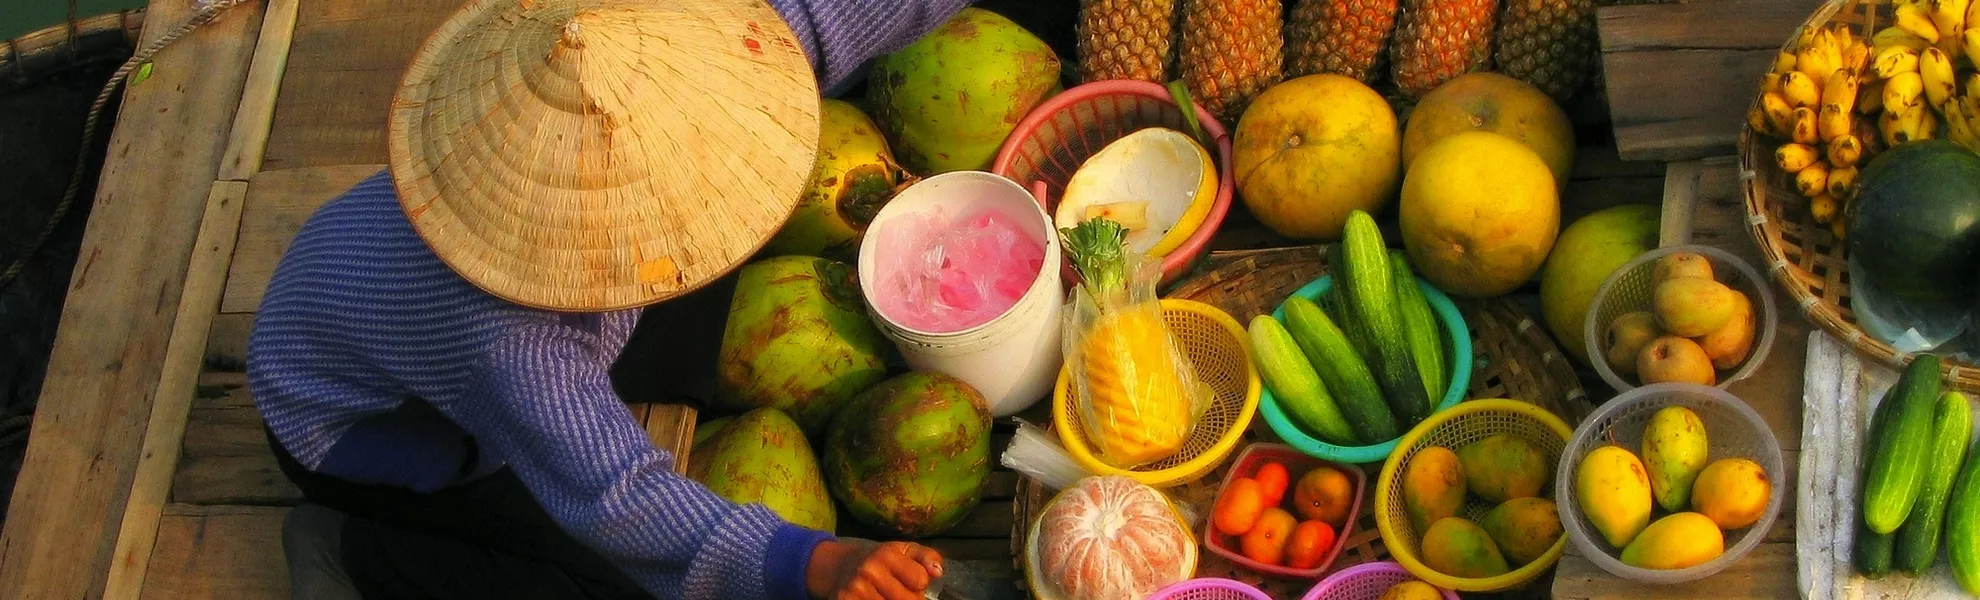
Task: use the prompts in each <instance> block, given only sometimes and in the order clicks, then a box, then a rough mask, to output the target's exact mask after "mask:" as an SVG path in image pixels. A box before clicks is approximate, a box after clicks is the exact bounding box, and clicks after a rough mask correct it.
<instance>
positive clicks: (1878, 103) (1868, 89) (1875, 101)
mask: <svg viewBox="0 0 1980 600" xmlns="http://www.w3.org/2000/svg"><path fill="white" fill-rule="evenodd" d="M1782 100H1783V101H1785V100H1786V99H1785V98H1783V99H1782ZM1880 110H1884V80H1882V79H1878V80H1875V81H1865V82H1863V85H1859V86H1856V113H1857V114H1860V115H1864V116H1869V115H1874V114H1877V111H1880Z"/></svg>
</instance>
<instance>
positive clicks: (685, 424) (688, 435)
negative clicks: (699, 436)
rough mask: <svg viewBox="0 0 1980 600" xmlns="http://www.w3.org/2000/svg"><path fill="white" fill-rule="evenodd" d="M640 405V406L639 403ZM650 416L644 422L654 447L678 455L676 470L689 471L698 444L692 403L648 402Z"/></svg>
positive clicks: (648, 437)
mask: <svg viewBox="0 0 1980 600" xmlns="http://www.w3.org/2000/svg"><path fill="white" fill-rule="evenodd" d="M635 406H640V405H635ZM644 406H645V407H646V409H647V414H646V415H643V416H642V415H634V416H636V417H640V423H641V424H642V425H644V426H645V427H646V439H647V440H650V441H652V442H653V446H654V447H656V448H659V449H661V450H666V451H667V452H669V453H672V454H673V455H674V472H676V473H680V474H683V475H686V474H687V465H688V451H689V450H690V449H692V448H693V447H694V416H695V410H694V407H692V406H685V405H680V404H647V405H644Z"/></svg>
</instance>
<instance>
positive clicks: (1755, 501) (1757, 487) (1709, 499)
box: [1691, 458, 1774, 531]
mask: <svg viewBox="0 0 1980 600" xmlns="http://www.w3.org/2000/svg"><path fill="white" fill-rule="evenodd" d="M1773 493H1774V485H1773V482H1771V481H1769V480H1768V479H1767V469H1765V468H1762V467H1761V466H1760V463H1756V462H1753V461H1750V460H1747V459H1744V458H1721V459H1719V460H1715V461H1712V464H1711V465H1708V466H1706V467H1705V472H1703V473H1699V474H1698V483H1697V486H1696V487H1693V488H1692V491H1691V509H1692V510H1695V511H1698V513H1699V514H1702V515H1705V516H1706V517H1707V518H1710V519H1712V522H1713V523H1716V524H1718V526H1719V528H1720V529H1724V530H1728V531H1730V530H1733V529H1745V528H1747V527H1750V526H1752V525H1753V523H1754V522H1755V521H1759V520H1760V515H1761V514H1762V513H1765V512H1767V501H1768V500H1769V499H1770V498H1771V497H1772V496H1773Z"/></svg>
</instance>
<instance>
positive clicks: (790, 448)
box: [687, 408, 839, 532]
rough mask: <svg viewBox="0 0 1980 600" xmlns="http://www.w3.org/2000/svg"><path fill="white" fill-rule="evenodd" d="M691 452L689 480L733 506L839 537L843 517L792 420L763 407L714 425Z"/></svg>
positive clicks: (774, 410) (688, 471)
mask: <svg viewBox="0 0 1980 600" xmlns="http://www.w3.org/2000/svg"><path fill="white" fill-rule="evenodd" d="M709 425H710V426H711V427H709V429H710V430H712V431H714V433H712V434H709V435H706V436H704V435H701V434H700V433H699V432H697V434H696V435H695V443H694V447H693V449H692V450H690V451H689V452H688V470H687V476H688V478H689V479H693V480H695V481H698V482H701V484H702V485H704V486H708V489H709V491H712V492H715V494H716V495H718V496H721V497H723V498H728V499H729V500H730V501H733V502H736V503H740V504H749V503H761V504H762V505H763V506H764V507H766V508H769V509H770V512H773V513H777V516H779V517H783V518H784V520H786V521H790V522H791V523H794V524H796V525H798V526H801V527H809V528H812V529H816V530H819V531H825V532H833V531H836V529H837V528H838V520H839V516H838V512H837V511H835V510H833V508H832V498H831V496H830V495H829V494H827V492H826V491H825V479H824V477H823V476H822V474H821V473H820V472H819V470H818V457H817V455H815V454H813V453H812V451H811V442H809V441H806V440H805V437H804V431H802V430H800V429H798V425H797V422H796V421H793V420H791V417H790V415H786V414H784V412H783V411H780V410H777V409H774V408H759V409H756V410H753V411H749V412H747V413H744V414H743V415H742V416H738V417H734V418H732V419H721V420H718V421H712V422H710V423H709Z"/></svg>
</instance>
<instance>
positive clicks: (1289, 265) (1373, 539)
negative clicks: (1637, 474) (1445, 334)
mask: <svg viewBox="0 0 1980 600" xmlns="http://www.w3.org/2000/svg"><path fill="white" fill-rule="evenodd" d="M1326 262H1327V261H1326V254H1325V250H1324V249H1323V248H1322V247H1320V246H1299V247H1292V248H1272V249H1266V250H1240V251H1229V252H1213V253H1211V254H1210V256H1209V257H1208V259H1207V260H1206V263H1205V269H1204V270H1203V271H1201V272H1200V273H1199V274H1198V275H1196V276H1195V277H1193V278H1191V279H1188V280H1185V281H1183V282H1180V283H1178V284H1177V285H1176V286H1175V288H1174V289H1173V290H1171V291H1170V292H1169V294H1168V295H1167V297H1170V298H1188V299H1191V300H1196V301H1198V302H1203V303H1206V304H1210V305H1213V306H1216V307H1217V308H1220V309H1223V310H1224V311H1225V312H1228V313H1230V315H1231V316H1232V317H1233V318H1236V319H1237V320H1238V322H1240V323H1249V322H1250V321H1251V318H1252V317H1254V316H1257V315H1264V314H1271V312H1272V309H1273V308H1275V307H1277V306H1278V305H1279V303H1280V302H1283V301H1284V300H1285V299H1286V296H1288V295H1290V294H1292V293H1293V291H1294V290H1297V289H1299V287H1300V286H1303V285H1306V284H1307V283H1308V282H1311V281H1313V280H1314V279H1317V278H1319V277H1320V276H1321V275H1324V274H1326V272H1327V267H1326ZM1457 304H1458V308H1459V309H1460V310H1462V311H1463V312H1464V318H1465V321H1466V324H1467V325H1469V326H1470V328H1471V337H1472V349H1473V360H1474V361H1476V362H1475V363H1474V364H1475V365H1476V366H1475V368H1474V369H1473V371H1472V373H1473V375H1472V378H1471V390H1470V393H1468V394H1467V395H1466V396H1467V397H1469V398H1517V399H1521V400H1525V401H1528V402H1533V403H1534V404H1538V405H1540V406H1541V407H1543V408H1546V409H1547V410H1548V411H1550V412H1553V413H1554V414H1555V415H1557V416H1559V417H1561V420H1563V421H1566V422H1567V423H1568V424H1569V425H1574V424H1577V423H1580V422H1581V419H1582V418H1584V417H1586V416H1588V413H1589V412H1591V411H1592V410H1593V407H1592V405H1591V404H1590V403H1589V399H1588V394H1587V392H1585V391H1583V389H1582V387H1581V381H1580V379H1579V378H1578V377H1577V376H1576V375H1575V372H1574V366H1573V365H1572V364H1570V363H1569V362H1568V359H1567V358H1566V357H1565V355H1563V354H1562V353H1561V350H1560V347H1559V346H1557V345H1555V344H1554V341H1553V339H1552V338H1549V337H1547V334H1546V332H1544V331H1542V330H1541V327H1540V325H1539V323H1538V322H1537V321H1535V320H1534V319H1533V318H1532V317H1530V316H1527V315H1526V314H1525V311H1523V310H1521V309H1520V308H1519V307H1518V306H1517V305H1515V304H1513V303H1512V302H1511V301H1509V300H1505V299H1498V298H1495V299H1489V300H1458V301H1457ZM1244 438H1245V439H1244V441H1243V442H1242V443H1246V444H1248V443H1251V442H1257V441H1264V442H1277V441H1279V440H1278V437H1277V436H1276V435H1274V434H1273V433H1272V430H1271V429H1270V428H1268V427H1266V426H1265V424H1264V423H1263V422H1262V421H1253V423H1252V426H1251V428H1250V430H1248V431H1246V432H1245V436H1244ZM1229 468H1230V464H1229V461H1226V463H1225V464H1223V465H1219V466H1218V468H1217V469H1216V470H1215V471H1212V472H1211V473H1210V474H1209V475H1207V476H1205V477H1204V478H1203V479H1202V480H1199V481H1198V482H1196V483H1193V484H1190V485H1185V486H1181V487H1177V488H1171V489H1169V490H1168V492H1169V493H1170V494H1172V495H1173V497H1175V498H1177V499H1179V500H1182V501H1183V502H1185V503H1186V504H1188V505H1190V507H1192V509H1193V510H1195V511H1196V513H1197V514H1196V516H1197V517H1198V518H1207V516H1208V513H1209V507H1210V505H1211V504H1213V503H1214V502H1215V499H1216V498H1215V497H1216V493H1217V484H1218V483H1219V482H1220V481H1222V480H1223V477H1224V472H1225V470H1227V469H1229ZM1364 469H1365V472H1366V473H1368V475H1369V477H1370V481H1373V477H1374V476H1375V475H1376V474H1377V473H1378V472H1379V471H1380V470H1381V464H1380V463H1376V464H1373V465H1365V466H1364ZM1374 489H1375V486H1374V485H1369V486H1366V489H1364V490H1363V498H1362V507H1363V509H1362V511H1361V514H1359V515H1356V517H1355V524H1354V527H1353V528H1352V530H1351V531H1350V532H1349V533H1348V536H1349V537H1348V541H1347V546H1346V548H1345V549H1343V550H1342V551H1341V555H1340V557H1339V558H1337V559H1335V560H1334V564H1333V566H1332V568H1331V571H1339V570H1341V569H1346V568H1348V567H1352V566H1355V565H1358V564H1362V563H1367V562H1375V561H1380V560H1386V559H1388V557H1389V552H1388V550H1387V549H1386V548H1384V547H1383V546H1382V536H1381V533H1380V532H1379V531H1377V530H1376V527H1375V514H1374V511H1373V510H1372V509H1369V508H1368V507H1369V506H1372V504H1371V502H1373V499H1372V496H1373V494H1374ZM1050 499H1051V493H1050V492H1049V491H1048V490H1046V489H1045V487H1044V486H1043V485H1041V484H1039V483H1038V482H1037V481H1036V480H1033V479H1031V478H1028V477H1024V478H1020V479H1019V481H1018V489H1017V495H1016V498H1015V499H1014V501H1013V502H1012V509H1013V510H1014V511H1015V512H1016V513H1017V514H1016V515H1014V518H1013V519H1012V536H1011V543H1012V549H1013V554H1014V555H1016V556H1019V557H1022V556H1024V546H1025V542H1026V535H1027V534H1028V533H1029V531H1028V530H1029V526H1030V525H1031V523H1032V522H1033V521H1034V520H1036V518H1037V516H1038V514H1039V513H1040V512H1042V511H1043V510H1044V509H1045V503H1046V502H1047V501H1048V500H1050ZM1019 569H1020V570H1022V569H1023V565H1022V564H1020V565H1019ZM1197 576H1199V577H1224V578H1229V579H1235V580H1238V581H1243V582H1245V583H1249V584H1252V585H1255V586H1258V587H1259V589H1262V590H1264V591H1265V592H1266V593H1268V594H1271V595H1272V597H1274V598H1299V597H1301V596H1302V595H1304V594H1305V593H1306V592H1307V590H1308V589H1310V588H1312V587H1313V585H1314V581H1312V580H1287V579H1275V578H1271V577H1267V576H1264V575H1263V574H1260V573H1257V572H1253V571H1250V570H1247V569H1244V568H1243V567H1240V566H1238V565H1236V564H1234V563H1232V562H1230V561H1228V560H1225V559H1223V558H1222V557H1219V556H1217V555H1216V554H1214V553H1210V552H1204V553H1203V554H1202V556H1201V557H1200V559H1199V563H1198V565H1197Z"/></svg>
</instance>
